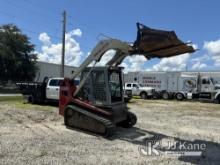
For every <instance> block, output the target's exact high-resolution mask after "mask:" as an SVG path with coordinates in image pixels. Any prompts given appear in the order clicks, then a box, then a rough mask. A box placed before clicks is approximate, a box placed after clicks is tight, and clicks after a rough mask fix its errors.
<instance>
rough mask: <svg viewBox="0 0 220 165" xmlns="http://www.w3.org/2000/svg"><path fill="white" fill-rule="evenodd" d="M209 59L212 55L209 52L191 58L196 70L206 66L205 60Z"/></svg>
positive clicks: (193, 67)
mask: <svg viewBox="0 0 220 165" xmlns="http://www.w3.org/2000/svg"><path fill="white" fill-rule="evenodd" d="M209 59H210V56H208V55H207V54H205V55H203V56H200V57H197V58H193V59H191V63H192V69H194V70H196V69H203V68H206V67H207V64H206V63H205V62H207V61H208V60H209Z"/></svg>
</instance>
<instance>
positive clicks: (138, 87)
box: [125, 83, 155, 99]
mask: <svg viewBox="0 0 220 165" xmlns="http://www.w3.org/2000/svg"><path fill="white" fill-rule="evenodd" d="M125 91H131V92H132V96H140V97H141V98H142V99H146V98H148V97H152V96H153V94H154V91H155V89H154V88H152V87H145V86H143V85H142V84H139V83H125Z"/></svg>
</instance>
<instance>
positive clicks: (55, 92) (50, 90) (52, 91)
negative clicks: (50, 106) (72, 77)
mask: <svg viewBox="0 0 220 165" xmlns="http://www.w3.org/2000/svg"><path fill="white" fill-rule="evenodd" d="M62 81H63V78H51V79H49V80H48V83H47V87H46V98H47V99H51V100H59V94H60V84H61V82H62Z"/></svg>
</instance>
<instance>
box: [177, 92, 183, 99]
mask: <svg viewBox="0 0 220 165" xmlns="http://www.w3.org/2000/svg"><path fill="white" fill-rule="evenodd" d="M176 99H177V100H180V101H181V100H183V99H184V96H183V94H182V93H177V94H176Z"/></svg>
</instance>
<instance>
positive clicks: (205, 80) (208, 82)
mask: <svg viewBox="0 0 220 165" xmlns="http://www.w3.org/2000/svg"><path fill="white" fill-rule="evenodd" d="M202 84H210V81H209V79H202Z"/></svg>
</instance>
